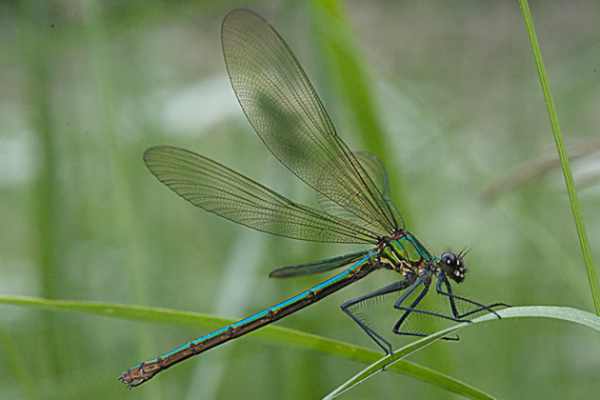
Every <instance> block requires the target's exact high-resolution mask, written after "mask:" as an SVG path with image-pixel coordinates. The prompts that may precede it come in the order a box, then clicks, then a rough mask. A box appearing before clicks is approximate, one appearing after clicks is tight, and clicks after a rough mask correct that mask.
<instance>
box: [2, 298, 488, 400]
mask: <svg viewBox="0 0 600 400" xmlns="http://www.w3.org/2000/svg"><path fill="white" fill-rule="evenodd" d="M0 304H10V305H17V306H24V307H30V308H37V309H43V310H48V311H67V312H79V313H84V314H91V315H99V316H105V317H110V318H119V319H126V320H136V321H148V322H159V323H168V324H176V325H187V326H193V327H202V328H209V329H216V328H219V327H221V326H224V325H227V324H230V323H232V322H233V321H234V320H233V319H227V318H222V317H217V316H213V315H208V314H201V313H195V312H189V311H179V310H172V309H167V308H154V307H143V306H132V305H123V304H111V303H102V302H86V301H70V300H49V299H42V298H37V297H28V296H0ZM249 338H256V339H260V340H262V341H264V342H267V343H270V344H277V345H283V346H286V347H290V346H293V347H297V348H300V349H305V350H307V349H308V350H315V351H318V352H321V353H323V354H330V355H333V356H336V357H339V358H344V359H347V360H350V361H356V362H359V363H363V364H368V363H372V362H374V361H376V360H378V359H380V358H381V353H378V352H376V351H373V350H369V349H367V348H365V347H361V346H355V345H352V344H349V343H345V342H341V341H338V340H333V339H328V338H324V337H321V336H317V335H313V334H310V333H305V332H301V331H298V330H295V329H289V328H284V327H281V326H276V325H270V326H267V327H264V328H262V329H260V330H257V331H256V332H253V333H252V334H250V335H249ZM136 361H137V360H136ZM122 367H123V366H118V368H122ZM388 371H392V372H395V373H398V374H401V375H405V376H410V377H412V378H415V379H418V380H420V381H422V382H425V383H429V384H431V385H433V386H436V387H438V388H441V389H445V390H447V391H449V392H453V393H457V394H460V395H462V396H464V397H467V398H470V399H493V397H492V396H490V395H489V394H487V393H485V392H483V391H481V390H479V389H477V388H475V387H473V386H471V385H469V384H467V383H464V382H461V381H459V380H458V379H456V378H453V377H451V376H448V375H445V374H443V373H441V372H438V371H435V370H432V369H430V368H427V367H423V366H421V365H418V364H415V363H412V362H409V361H404V360H400V361H398V363H396V364H395V365H393V366H391V367H390V368H388ZM117 372H118V371H117Z"/></svg>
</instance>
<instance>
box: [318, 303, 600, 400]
mask: <svg viewBox="0 0 600 400" xmlns="http://www.w3.org/2000/svg"><path fill="white" fill-rule="evenodd" d="M498 315H500V316H501V317H502V319H509V318H552V319H557V320H562V321H567V322H572V323H575V324H579V325H582V326H585V327H588V328H591V329H593V330H595V331H597V332H599V333H600V318H598V317H597V316H595V315H593V314H590V313H588V312H585V311H581V310H577V309H574V308H568V307H547V306H532V307H511V308H507V309H504V310H500V311H498ZM495 320H497V317H496V316H495V315H493V314H486V315H483V316H481V317H477V318H475V319H473V320H472V321H471V322H470V323H467V322H462V323H459V324H456V325H454V326H451V327H449V328H446V329H443V330H441V331H438V332H436V333H434V334H431V335H429V336H427V337H424V338H422V339H419V340H415V341H414V342H412V343H410V344H408V345H406V346H404V347H402V348H400V349H398V350H396V351H395V352H394V354H392V355H390V356H387V357H383V358H380V359H379V360H377V361H376V362H375V363H373V364H371V365H369V366H368V367H367V368H365V369H363V370H362V371H360V372H359V373H358V374H356V375H355V376H353V377H352V378H351V379H349V380H348V381H346V382H344V384H343V385H340V386H339V387H338V388H336V389H335V390H334V391H333V392H331V393H330V394H329V395H327V396H326V397H325V398H324V400H331V399H334V398H336V397H339V396H340V395H342V394H343V393H345V392H347V391H348V390H350V389H352V388H353V387H355V386H356V385H359V384H361V383H363V382H364V381H366V380H367V379H369V378H372V377H373V376H374V375H376V374H378V373H380V372H383V371H387V370H389V368H390V367H391V366H393V365H395V364H396V363H397V362H398V361H400V360H402V359H404V358H406V357H408V356H410V355H411V354H413V353H416V352H417V351H419V350H422V349H424V348H425V347H427V346H429V345H431V344H432V343H434V342H436V341H439V340H440V339H442V338H444V337H447V336H448V335H449V334H451V333H454V332H456V331H458V330H461V329H464V328H466V327H470V326H475V325H477V324H480V323H482V322H489V321H495ZM456 393H458V394H460V395H463V396H465V397H471V394H470V392H469V391H463V389H462V388H461V389H458V390H456Z"/></svg>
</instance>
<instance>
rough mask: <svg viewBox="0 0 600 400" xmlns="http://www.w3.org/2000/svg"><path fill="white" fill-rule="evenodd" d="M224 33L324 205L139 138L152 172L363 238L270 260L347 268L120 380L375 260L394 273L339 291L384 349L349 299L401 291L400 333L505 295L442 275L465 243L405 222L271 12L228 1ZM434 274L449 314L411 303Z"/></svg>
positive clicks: (300, 271) (228, 204) (312, 228)
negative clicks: (339, 250) (325, 253)
mask: <svg viewBox="0 0 600 400" xmlns="http://www.w3.org/2000/svg"><path fill="white" fill-rule="evenodd" d="M221 38H222V44H223V53H224V57H225V64H226V66H227V72H228V74H229V79H230V81H231V85H232V87H233V90H234V92H235V94H236V96H237V98H238V100H239V103H240V105H241V107H242V109H243V111H244V113H245V114H246V117H247V118H248V121H249V122H250V124H251V125H252V127H253V128H254V130H255V131H256V133H257V134H258V136H259V137H260V138H261V139H262V141H263V142H264V144H265V145H266V147H267V148H268V149H269V150H270V151H271V153H273V155H274V156H275V157H276V158H277V159H278V160H279V161H280V162H281V163H282V164H283V165H284V166H286V167H287V168H288V169H290V170H291V171H292V172H293V173H294V174H295V175H296V176H298V178H300V179H301V180H302V181H304V183H306V184H307V185H308V186H309V187H311V188H312V189H314V190H315V191H316V192H317V193H318V194H319V196H320V197H321V203H322V205H323V207H321V208H313V207H309V206H306V205H302V204H298V203H296V202H294V201H291V200H289V199H287V198H285V197H283V196H282V195H280V194H278V193H276V192H274V191H272V190H271V189H269V188H267V187H265V186H263V185H261V184H259V183H257V182H255V181H253V180H251V179H249V178H247V177H245V176H243V175H241V174H239V173H237V172H235V171H233V170H231V169H229V168H227V167H225V166H223V165H221V164H219V163H217V162H215V161H213V160H211V159H208V158H206V157H203V156H201V155H199V154H196V153H193V152H191V151H188V150H184V149H180V148H176V147H170V146H158V147H152V148H150V149H148V150H147V151H146V152H145V153H144V161H145V163H146V165H147V166H148V168H149V169H150V171H151V172H152V173H153V174H154V175H155V176H156V178H158V180H159V181H161V182H162V183H164V184H165V185H167V186H168V187H169V188H170V189H171V190H173V191H174V192H175V193H177V194H178V195H179V196H181V197H183V198H184V199H186V200H187V201H189V202H190V203H192V204H193V205H195V206H197V207H200V208H203V209H204V210H207V211H209V212H212V213H215V214H217V215H220V216H222V217H224V218H227V219H229V220H231V221H234V222H237V223H238V224H242V225H245V226H247V227H249V228H253V229H256V230H259V231H263V232H267V233H271V234H275V235H280V236H285V237H289V238H293V239H300V240H309V241H317V242H331V243H359V244H369V245H372V247H371V248H370V249H367V250H363V251H359V252H354V253H351V254H346V255H342V256H339V257H334V258H330V259H326V260H321V261H316V262H311V263H307V264H301V265H293V266H287V267H283V268H279V269H276V270H274V271H273V272H271V274H270V276H271V277H276V278H284V277H293V276H299V275H306V274H316V273H322V272H326V271H330V270H333V269H336V268H340V267H343V266H346V267H347V268H346V269H345V270H344V271H343V272H340V273H338V274H336V275H334V276H332V277H330V278H329V279H326V280H324V281H322V282H321V283H319V284H317V285H315V286H313V287H311V288H310V289H307V290H305V291H303V292H301V293H299V294H297V295H295V296H292V297H290V298H288V299H286V300H284V301H282V302H280V303H278V304H275V305H274V306H272V307H269V308H267V309H265V310H263V311H260V312H258V313H256V314H253V315H251V316H249V317H247V318H245V319H242V320H240V321H238V322H235V323H233V324H231V325H228V326H225V327H223V328H221V329H218V330H216V331H214V332H211V333H209V334H207V335H204V336H201V337H199V338H197V339H194V340H192V341H189V342H187V343H184V344H182V345H181V346H178V347H176V348H174V349H172V350H171V351H169V352H167V353H165V354H163V355H161V356H159V357H156V358H153V359H151V360H148V361H145V362H143V363H141V364H139V365H138V366H136V367H133V368H131V369H129V370H128V371H126V372H124V373H123V374H122V375H121V376H120V378H119V379H120V380H121V381H122V382H124V383H126V384H127V385H129V386H130V387H133V386H138V385H140V384H142V383H144V382H146V381H147V380H149V379H151V378H152V377H153V376H155V375H156V374H157V373H159V372H160V371H162V370H165V369H167V368H169V367H171V366H173V365H175V364H177V363H178V362H180V361H183V360H185V359H187V358H189V357H192V356H194V355H196V354H200V353H202V352H204V351H206V350H208V349H211V348H213V347H215V346H218V345H220V344H222V343H225V342H227V341H229V340H231V339H234V338H237V337H240V336H242V335H245V334H246V333H248V332H251V331H253V330H255V329H257V328H260V327H262V326H265V325H267V324H270V323H272V322H274V321H276V320H278V319H281V318H283V317H285V316H288V315H290V314H292V313H294V312H296V311H298V310H300V309H302V308H304V307H306V306H308V305H310V304H313V303H315V302H317V301H319V300H321V299H322V298H324V297H326V296H328V295H330V294H331V293H333V292H335V291H337V290H339V289H341V288H343V287H345V286H347V285H349V284H351V283H353V282H356V281H358V280H360V279H362V278H364V277H365V276H367V275H368V274H370V273H371V272H373V271H376V270H382V269H387V270H392V271H395V272H397V273H398V274H399V275H398V280H397V281H395V282H393V283H391V284H389V285H387V286H385V287H383V288H381V289H379V290H376V291H374V292H372V293H369V294H366V295H364V296H360V297H358V298H355V299H352V300H349V301H346V302H345V303H344V304H342V306H341V308H342V310H343V312H344V313H346V314H347V315H348V316H349V317H350V318H352V320H354V322H356V324H358V326H359V327H360V328H361V329H362V330H363V331H364V332H365V333H366V334H367V335H369V337H370V338H371V339H372V340H373V341H374V342H375V343H376V344H377V345H378V346H379V347H381V349H383V351H384V352H386V353H388V354H390V353H392V346H391V344H390V343H389V342H388V341H387V340H386V339H385V338H384V337H383V336H382V335H381V334H379V333H377V332H376V331H375V330H374V329H373V328H372V327H370V326H369V325H368V324H367V323H365V321H363V320H362V319H361V318H359V317H358V316H357V315H356V308H357V307H359V306H360V305H361V304H363V303H364V302H365V301H368V300H369V299H372V298H375V297H380V296H385V295H390V294H394V293H396V294H400V292H402V294H401V295H399V298H398V299H397V300H396V301H395V302H394V308H395V309H397V310H399V319H398V320H397V322H396V323H395V324H394V326H393V328H392V331H393V332H394V333H395V334H398V335H409V336H424V335H425V334H424V333H420V332H408V331H406V329H404V330H403V329H402V325H403V323H404V322H405V320H406V318H407V317H408V316H409V315H410V314H411V313H420V314H426V315H430V316H436V317H441V318H444V319H448V320H452V321H465V318H466V317H467V316H469V315H472V314H474V313H477V312H480V311H490V312H494V313H495V311H494V310H493V307H496V306H505V304H502V303H496V304H491V305H484V304H480V303H478V302H476V301H473V300H469V299H466V298H464V297H459V296H456V295H455V294H453V292H452V287H451V284H450V280H452V281H454V282H456V283H460V282H462V281H463V280H464V279H465V273H466V272H467V269H466V267H465V264H464V260H463V256H464V254H463V253H462V252H459V253H458V254H457V253H453V252H450V251H446V252H444V253H442V254H441V255H440V256H439V257H434V256H432V255H431V253H429V251H428V250H427V249H426V248H425V247H424V246H423V245H422V244H421V243H420V242H419V241H418V240H417V238H416V237H415V236H413V235H412V234H411V233H410V232H408V231H407V230H406V229H405V227H404V226H403V223H402V219H401V217H400V215H399V213H398V212H397V211H396V209H395V208H394V206H393V204H392V202H391V200H390V197H389V187H388V180H387V174H386V172H385V170H384V168H383V165H382V164H381V162H380V161H379V160H378V159H377V158H376V157H375V156H373V155H371V154H369V153H365V152H353V151H351V150H350V149H349V147H348V146H347V145H346V143H344V142H343V141H342V139H341V138H340V137H339V136H338V134H337V133H336V130H335V128H334V126H333V123H332V121H331V119H330V118H329V115H327V112H326V111H325V107H324V106H323V104H322V103H321V100H320V99H319V97H318V95H317V93H316V91H315V89H314V88H313V86H312V85H311V83H310V82H309V80H308V78H307V76H306V73H305V72H304V70H303V69H302V67H301V66H300V64H299V63H298V61H297V59H296V57H295V56H294V54H292V52H291V50H290V48H289V47H288V45H287V44H286V42H285V41H284V40H283V38H282V37H281V36H280V35H279V33H277V31H276V30H275V29H274V28H273V27H272V26H271V25H269V23H268V22H266V21H265V20H264V19H263V18H262V17H260V16H258V15H257V14H255V13H253V12H251V11H247V10H233V11H231V12H230V13H229V14H228V15H227V16H226V17H225V19H224V21H223V25H222V31H221ZM434 279H437V282H436V285H435V288H436V291H437V293H439V294H441V295H442V296H445V298H447V300H448V302H449V303H450V312H449V314H444V313H438V312H433V311H428V310H422V309H417V305H418V304H419V302H420V301H421V300H422V299H423V297H424V296H425V295H426V294H427V292H428V290H429V288H430V286H431V284H432V281H433V280H434ZM409 299H410V300H409ZM458 301H461V302H465V303H468V304H470V305H471V310H470V311H467V312H465V313H460V312H459V309H458V307H457V302H458ZM496 315H497V316H498V314H496ZM498 318H499V316H498Z"/></svg>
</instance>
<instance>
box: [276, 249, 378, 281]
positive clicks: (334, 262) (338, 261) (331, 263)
mask: <svg viewBox="0 0 600 400" xmlns="http://www.w3.org/2000/svg"><path fill="white" fill-rule="evenodd" d="M367 252H368V250H367V251H365V250H363V251H359V252H356V253H351V254H345V255H343V256H337V257H332V258H328V259H326V260H319V261H314V262H310V263H306V264H298V265H288V266H286V267H281V268H277V269H274V270H273V271H271V273H270V274H269V278H290V277H293V276H301V275H311V274H320V273H322V272H327V271H331V270H332V269H336V268H340V267H343V266H344V265H348V264H350V263H352V262H353V261H356V260H358V259H359V258H361V257H363V256H364V255H365V254H367Z"/></svg>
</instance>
